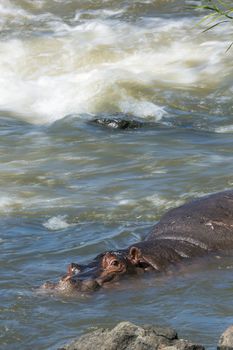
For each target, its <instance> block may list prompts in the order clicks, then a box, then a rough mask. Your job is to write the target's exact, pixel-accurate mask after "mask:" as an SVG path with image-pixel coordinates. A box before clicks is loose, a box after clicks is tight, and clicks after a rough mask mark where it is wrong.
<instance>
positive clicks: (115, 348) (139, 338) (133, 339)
mask: <svg viewBox="0 0 233 350" xmlns="http://www.w3.org/2000/svg"><path fill="white" fill-rule="evenodd" d="M155 349H158V350H204V349H205V348H204V346H202V345H198V344H194V343H192V342H190V341H188V340H183V339H178V336H177V333H176V331H175V330H174V329H172V328H167V327H159V326H150V325H145V326H137V325H135V324H133V323H130V322H121V323H119V324H117V325H116V326H115V327H114V328H113V329H112V330H109V329H103V328H101V329H97V330H95V331H93V332H91V333H88V334H85V335H83V336H81V337H80V338H78V339H77V340H75V341H73V342H72V343H70V344H68V345H65V346H64V347H63V348H62V349H60V350H155Z"/></svg>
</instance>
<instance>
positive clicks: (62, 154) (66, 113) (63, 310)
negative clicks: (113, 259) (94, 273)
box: [0, 0, 233, 350]
mask: <svg viewBox="0 0 233 350" xmlns="http://www.w3.org/2000/svg"><path fill="white" fill-rule="evenodd" d="M200 3H201V2H200V1H180V0H177V1H176V0H174V1H172V0H170V1H169V0H167V1H165V0H134V1H131V0H124V1H123V0H112V1H111V0H102V1H101V0H95V1H91V0H67V1H63V0H36V1H34V0H1V2H0V28H1V31H0V126H1V128H0V157H1V166H0V186H1V187H0V191H1V197H0V216H1V221H0V222H1V234H0V249H1V254H0V268H1V281H0V284H1V291H0V311H1V331H0V344H1V345H0V347H1V349H8V350H9V349H32V348H33V349H56V348H57V347H59V346H62V345H63V344H64V343H65V342H67V341H70V340H71V339H72V338H73V337H75V336H77V335H80V334H82V333H83V332H86V331H88V330H91V329H93V328H95V327H97V326H98V327H99V326H114V325H115V324H116V323H117V322H118V321H120V320H129V321H133V322H136V323H139V324H141V323H152V324H161V325H169V326H173V327H175V328H176V329H178V330H179V334H180V336H183V337H187V338H189V339H192V340H193V341H197V342H200V343H203V344H205V345H206V347H207V348H208V349H213V348H215V344H216V342H217V339H218V337H219V335H220V334H221V332H222V331H223V330H224V329H225V328H226V327H227V326H228V325H229V324H232V323H233V317H232V315H233V303H232V292H233V287H232V270H233V262H232V258H230V257H225V258H221V259H213V260H208V261H206V262H205V264H204V265H203V264H201V265H199V264H196V263H193V264H191V265H190V266H189V267H188V268H187V269H186V270H181V271H177V272H173V273H172V274H171V275H169V276H160V277H159V278H158V277H156V278H155V276H149V277H146V276H145V277H142V278H139V279H136V280H135V279H129V281H124V282H123V283H122V284H119V285H118V286H114V288H111V289H110V288H109V289H105V290H102V291H99V292H96V293H95V295H94V296H92V297H90V296H79V297H77V298H76V297H72V298H71V297H69V298H68V297H65V296H58V295H46V294H41V293H38V292H37V287H38V286H40V285H41V284H42V283H44V282H45V281H46V280H52V281H56V280H57V279H58V278H59V277H60V276H61V275H63V273H64V272H65V270H66V266H67V265H68V264H69V263H70V262H71V261H74V262H78V261H79V262H81V263H82V262H84V261H86V260H87V259H90V258H92V257H93V256H95V255H96V254H98V253H100V252H102V251H103V250H106V249H117V248H123V247H126V246H128V245H129V244H132V243H133V242H136V241H138V240H140V239H141V238H143V237H144V236H145V235H146V233H147V232H149V230H150V229H151V227H152V226H153V224H154V223H155V222H156V221H158V220H159V218H160V216H161V215H162V213H164V212H165V211H166V210H167V209H168V208H171V207H175V206H177V205H180V204H182V203H183V202H185V201H186V200H188V199H191V198H194V197H198V196H201V195H204V194H208V193H212V192H216V191H221V190H224V189H228V188H232V184H233V138H232V133H233V119H232V93H233V65H232V55H233V49H231V50H229V51H228V52H226V49H227V48H228V46H229V44H230V43H231V40H232V39H233V29H232V25H231V24H230V23H225V24H223V25H222V26H218V27H216V28H214V29H213V30H211V31H208V32H205V33H203V32H202V31H203V29H204V28H205V26H206V24H205V23H201V24H198V23H199V21H200V19H201V18H202V16H203V13H202V12H200V11H197V10H195V9H193V8H191V7H190V5H193V4H200ZM118 113H119V114H120V115H121V116H122V115H123V116H124V115H127V116H128V117H129V118H131V117H134V118H139V119H140V120H144V121H146V122H150V123H155V124H154V127H153V126H151V127H149V128H148V127H145V128H140V129H138V130H123V131H120V130H111V129H108V128H101V127H98V126H95V125H92V124H90V123H89V122H88V121H89V120H90V119H92V118H93V117H96V116H108V117H109V116H110V117H111V116H113V115H114V116H116V115H117V114H118ZM150 125H153V124H150Z"/></svg>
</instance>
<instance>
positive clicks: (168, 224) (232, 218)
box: [146, 191, 233, 250]
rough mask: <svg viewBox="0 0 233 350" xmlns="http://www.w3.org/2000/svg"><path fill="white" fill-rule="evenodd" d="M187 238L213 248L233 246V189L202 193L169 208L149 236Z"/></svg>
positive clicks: (186, 239)
mask: <svg viewBox="0 0 233 350" xmlns="http://www.w3.org/2000/svg"><path fill="white" fill-rule="evenodd" d="M157 239H169V240H170V239H171V240H180V241H187V242H190V243H193V244H195V245H198V246H200V247H203V248H205V249H210V250H219V249H224V250H226V249H233V191H224V192H220V193H216V194H212V195H210V196H206V197H202V198H199V199H196V200H194V201H191V202H189V203H186V204H184V205H182V206H180V207H178V208H175V209H172V210H170V211H168V212H167V213H166V214H165V215H163V216H162V218H161V220H160V221H159V222H158V223H157V224H156V225H155V226H154V227H153V229H152V231H151V232H150V234H149V235H148V236H147V237H146V240H147V241H148V240H157Z"/></svg>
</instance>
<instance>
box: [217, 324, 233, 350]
mask: <svg viewBox="0 0 233 350" xmlns="http://www.w3.org/2000/svg"><path fill="white" fill-rule="evenodd" d="M218 349H219V350H233V325H232V326H230V327H228V328H227V329H226V330H225V332H223V334H222V335H221V337H220V339H219V342H218Z"/></svg>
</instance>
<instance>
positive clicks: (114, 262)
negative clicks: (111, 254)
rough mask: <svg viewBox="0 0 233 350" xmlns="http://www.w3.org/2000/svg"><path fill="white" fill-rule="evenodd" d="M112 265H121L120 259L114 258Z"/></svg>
mask: <svg viewBox="0 0 233 350" xmlns="http://www.w3.org/2000/svg"><path fill="white" fill-rule="evenodd" d="M111 265H112V266H118V265H119V261H118V260H113V261H112V262H111Z"/></svg>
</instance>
